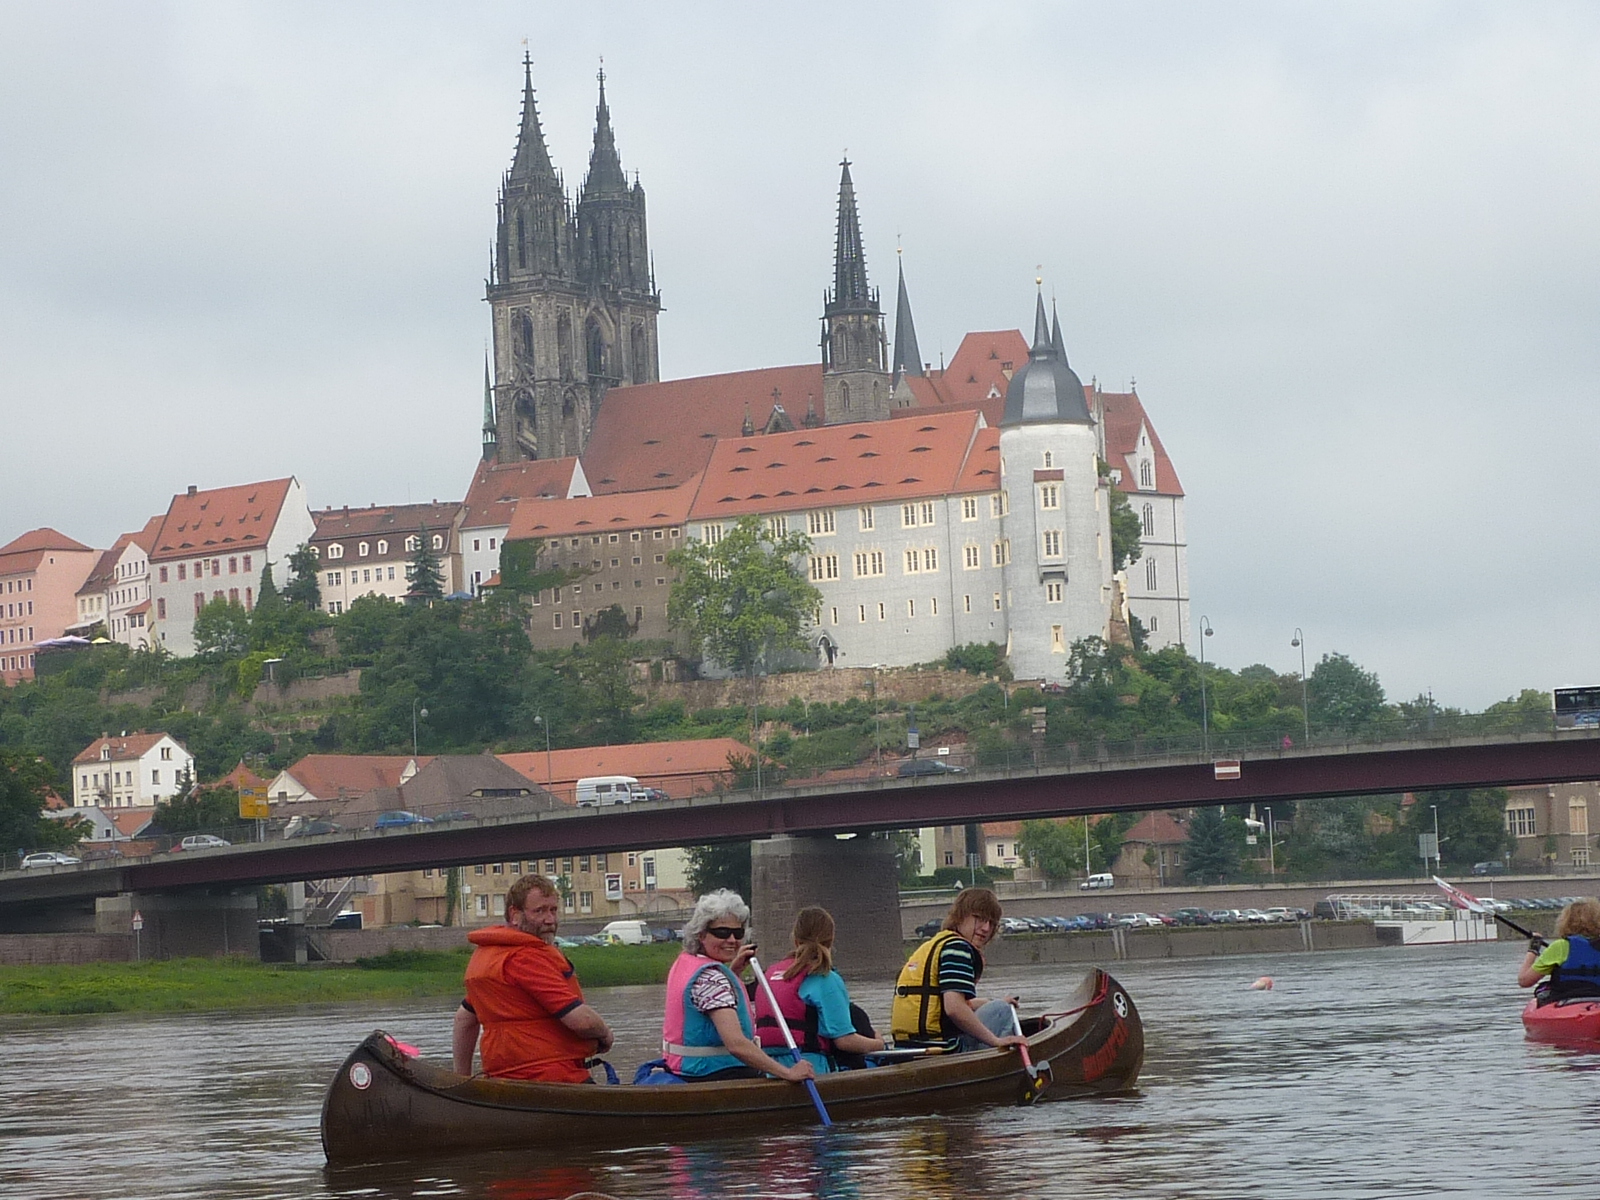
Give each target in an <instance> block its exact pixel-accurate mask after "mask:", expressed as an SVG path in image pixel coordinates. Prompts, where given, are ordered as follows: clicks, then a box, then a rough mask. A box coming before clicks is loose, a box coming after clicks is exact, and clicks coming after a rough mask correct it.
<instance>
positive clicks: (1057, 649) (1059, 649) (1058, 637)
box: [1050, 625, 1067, 654]
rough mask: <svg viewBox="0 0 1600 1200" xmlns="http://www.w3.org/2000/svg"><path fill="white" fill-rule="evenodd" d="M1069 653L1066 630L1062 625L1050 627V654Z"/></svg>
mask: <svg viewBox="0 0 1600 1200" xmlns="http://www.w3.org/2000/svg"><path fill="white" fill-rule="evenodd" d="M1066 652H1067V635H1066V630H1065V629H1063V628H1062V627H1061V626H1060V625H1052V626H1050V653H1051V654H1065V653H1066Z"/></svg>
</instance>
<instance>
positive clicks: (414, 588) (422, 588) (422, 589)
mask: <svg viewBox="0 0 1600 1200" xmlns="http://www.w3.org/2000/svg"><path fill="white" fill-rule="evenodd" d="M406 578H408V579H409V580H410V581H411V587H410V588H409V589H408V590H407V594H408V595H411V596H421V597H422V598H423V599H425V600H442V599H444V572H443V571H442V570H441V569H440V567H439V555H438V553H437V552H436V551H435V550H434V548H433V538H432V537H431V536H430V535H429V533H428V530H427V528H426V527H424V528H423V530H422V532H421V533H420V534H419V535H418V536H417V548H416V550H415V551H413V552H412V555H411V563H410V565H409V566H407V567H406Z"/></svg>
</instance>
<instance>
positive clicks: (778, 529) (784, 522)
mask: <svg viewBox="0 0 1600 1200" xmlns="http://www.w3.org/2000/svg"><path fill="white" fill-rule="evenodd" d="M767 533H768V534H769V535H770V536H772V537H775V538H781V537H788V536H789V518H788V517H768V518H767Z"/></svg>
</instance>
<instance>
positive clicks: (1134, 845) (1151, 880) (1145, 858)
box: [1111, 812, 1189, 887]
mask: <svg viewBox="0 0 1600 1200" xmlns="http://www.w3.org/2000/svg"><path fill="white" fill-rule="evenodd" d="M1188 846H1189V831H1188V830H1186V829H1185V828H1184V827H1183V825H1182V824H1180V823H1179V822H1178V821H1177V820H1176V819H1175V818H1174V817H1173V816H1172V814H1171V813H1167V812H1152V813H1146V814H1145V815H1144V816H1142V817H1140V818H1139V820H1138V822H1137V823H1136V824H1134V826H1133V827H1132V828H1131V829H1129V830H1128V832H1127V833H1125V834H1123V835H1122V853H1121V854H1119V855H1117V861H1116V864H1115V865H1114V866H1113V867H1112V868H1111V871H1112V874H1114V875H1115V876H1116V877H1117V882H1118V883H1119V884H1120V883H1123V882H1128V883H1143V884H1151V885H1154V886H1156V887H1162V886H1164V885H1166V884H1170V883H1174V882H1180V881H1181V880H1182V879H1183V857H1184V851H1185V850H1187V849H1188Z"/></svg>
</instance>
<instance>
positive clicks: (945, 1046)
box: [890, 888, 1023, 1054]
mask: <svg viewBox="0 0 1600 1200" xmlns="http://www.w3.org/2000/svg"><path fill="white" fill-rule="evenodd" d="M999 927H1000V901H999V899H998V898H996V896H995V894H994V893H993V892H991V891H990V890H989V889H988V888H967V889H965V890H964V891H962V892H961V894H960V895H958V896H957V897H956V899H955V903H954V904H952V905H951V906H950V911H949V912H948V913H946V914H945V918H944V927H943V928H942V929H941V930H940V931H939V932H938V933H936V934H934V935H933V936H932V937H931V938H929V939H928V940H927V941H925V942H923V943H922V945H920V946H918V947H917V948H916V949H915V950H914V951H912V953H911V957H910V958H909V959H907V960H906V965H905V966H904V967H903V968H901V971H900V978H899V979H898V980H897V981H896V983H895V989H894V1005H893V1007H892V1008H891V1009H890V1029H891V1031H892V1033H893V1035H894V1044H895V1045H896V1046H924V1047H928V1048H930V1049H935V1050H940V1051H943V1052H945V1053H947V1054H948V1053H955V1052H957V1051H964V1050H983V1049H986V1048H988V1047H991V1046H993V1047H1001V1046H1017V1045H1020V1044H1021V1043H1022V1040H1023V1039H1022V1038H1020V1037H1018V1036H1016V1034H1015V1033H1014V1032H1012V1031H1013V1030H1014V1029H1015V1025H1014V1024H1013V1019H1012V1011H1011V1010H1012V1007H1013V1006H1014V1004H1015V1003H1016V1001H1015V998H1013V999H1011V1000H984V999H982V998H981V997H979V995H978V980H979V979H981V978H982V977H983V948H984V947H985V946H986V945H988V944H989V942H990V940H991V939H992V938H993V937H994V935H995V931H996V930H997V929H998V928H999Z"/></svg>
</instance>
